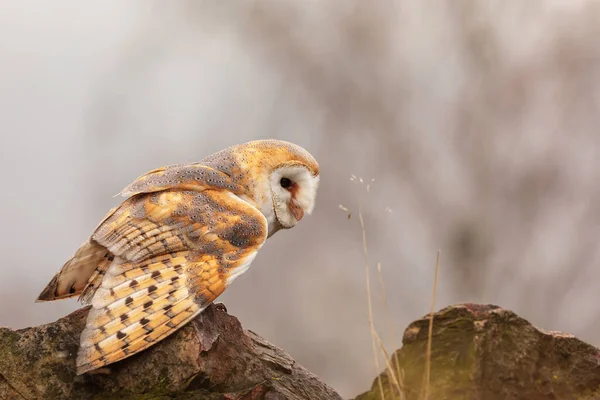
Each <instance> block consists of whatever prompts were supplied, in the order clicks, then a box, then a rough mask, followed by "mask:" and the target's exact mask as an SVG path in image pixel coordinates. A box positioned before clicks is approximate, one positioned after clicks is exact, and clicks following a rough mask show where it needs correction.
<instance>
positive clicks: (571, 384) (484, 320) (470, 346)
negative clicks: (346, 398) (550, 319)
mask: <svg viewBox="0 0 600 400" xmlns="http://www.w3.org/2000/svg"><path fill="white" fill-rule="evenodd" d="M428 329H429V316H426V317H424V318H423V319H420V320H418V321H415V322H413V323H412V324H411V325H409V327H408V328H407V329H406V330H405V332H404V337H403V339H402V343H403V346H402V348H401V349H400V350H398V351H397V352H396V353H395V355H394V356H396V357H397V359H398V366H399V369H400V370H401V371H402V375H403V386H404V390H403V391H404V393H403V394H402V395H401V394H399V393H398V392H397V389H395V388H397V386H396V387H394V385H391V384H390V379H388V378H389V376H388V371H386V372H384V373H382V374H381V375H380V378H381V380H382V386H383V388H384V395H385V399H388V400H391V399H407V400H413V399H415V400H416V399H422V398H423V394H424V372H425V360H426V356H425V355H426V349H427V340H428ZM394 356H392V359H393V358H394ZM391 365H395V364H393V363H392V364H391ZM393 369H394V370H397V369H398V368H396V367H395V366H394V368H393ZM396 376H398V375H396ZM392 381H393V380H392ZM371 399H373V400H375V399H377V400H381V399H382V396H381V393H380V390H379V383H378V379H377V378H376V379H375V381H374V382H373V385H372V387H371V390H370V391H369V392H367V393H363V394H362V395H360V396H358V397H357V398H356V400H371ZM429 399H431V400H445V399H452V400H461V399H465V400H466V399H469V400H471V399H473V400H474V399H482V400H496V399H497V400H505V399H511V400H513V399H527V400H538V399H539V400H542V399H556V400H559V399H560V400H562V399H580V400H583V399H600V351H599V350H598V349H597V348H595V347H593V346H591V345H589V344H587V343H584V342H582V341H581V340H578V339H577V338H575V337H574V336H572V335H568V334H563V333H559V332H546V331H543V330H541V329H538V328H536V327H534V326H533V325H531V324H530V323H529V322H527V321H526V320H524V319H523V318H521V317H519V316H518V315H516V314H515V313H513V312H511V311H508V310H504V309H501V308H498V307H496V306H492V305H475V304H463V305H456V306H450V307H447V308H444V309H443V310H441V311H439V312H437V313H435V314H434V323H433V335H432V351H431V369H430V385H429Z"/></svg>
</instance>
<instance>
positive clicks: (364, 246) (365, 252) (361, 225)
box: [358, 206, 385, 400]
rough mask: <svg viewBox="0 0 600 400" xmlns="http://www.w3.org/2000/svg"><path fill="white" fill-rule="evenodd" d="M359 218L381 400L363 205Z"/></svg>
mask: <svg viewBox="0 0 600 400" xmlns="http://www.w3.org/2000/svg"><path fill="white" fill-rule="evenodd" d="M358 219H359V221H360V228H361V231H362V240H363V253H364V255H365V279H366V284H367V304H368V306H369V326H370V327H371V344H372V347H373V359H374V361H375V369H376V372H375V373H376V374H377V383H378V385H379V393H381V400H385V397H384V394H383V384H382V383H381V376H380V375H379V357H378V356H377V345H376V338H377V336H378V335H377V332H376V331H375V324H374V323H373V304H372V301H371V278H370V274H369V253H368V251H367V231H366V229H365V221H364V219H363V215H362V206H359V209H358Z"/></svg>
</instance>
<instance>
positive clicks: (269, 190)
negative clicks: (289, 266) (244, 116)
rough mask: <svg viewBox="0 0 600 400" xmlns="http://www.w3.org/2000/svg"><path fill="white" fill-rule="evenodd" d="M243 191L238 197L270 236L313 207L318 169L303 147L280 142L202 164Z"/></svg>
mask: <svg viewBox="0 0 600 400" xmlns="http://www.w3.org/2000/svg"><path fill="white" fill-rule="evenodd" d="M202 163H203V164H205V165H210V166H212V167H214V168H217V169H219V170H220V171H223V172H225V173H226V174H227V175H229V176H230V177H231V179H232V180H233V181H234V182H235V183H237V184H239V185H240V186H241V187H242V188H243V194H242V196H241V197H243V198H245V199H246V200H248V201H249V202H250V203H252V204H253V205H255V206H256V207H257V208H258V209H259V210H260V211H261V212H262V213H263V215H264V216H265V217H266V218H267V221H268V222H269V236H271V235H272V234H273V233H275V232H276V231H277V230H279V229H282V228H283V229H289V228H292V227H293V226H295V225H296V223H298V221H300V220H301V219H302V217H303V216H304V215H305V214H310V213H311V212H312V210H313V209H314V206H315V200H316V196H317V188H318V186H319V165H318V163H317V161H316V160H315V159H314V157H313V156H312V155H311V154H310V153H309V152H308V151H306V150H305V149H303V148H302V147H300V146H298V145H296V144H294V143H290V142H285V141H282V140H272V139H270V140H255V141H252V142H248V143H244V144H239V145H236V146H233V147H230V148H228V149H225V150H222V151H220V152H218V153H215V154H213V155H212V156H210V157H208V158H206V159H204V160H202Z"/></svg>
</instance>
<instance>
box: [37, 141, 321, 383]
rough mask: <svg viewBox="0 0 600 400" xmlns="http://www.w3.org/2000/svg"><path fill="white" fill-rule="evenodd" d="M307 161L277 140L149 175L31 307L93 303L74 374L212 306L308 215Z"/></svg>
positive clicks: (312, 187) (310, 162)
mask: <svg viewBox="0 0 600 400" xmlns="http://www.w3.org/2000/svg"><path fill="white" fill-rule="evenodd" d="M318 180H319V170H318V165H317V163H316V161H315V160H314V158H313V157H312V156H311V155H310V154H309V153H308V152H306V150H304V149H302V148H301V147H299V146H296V145H294V144H291V143H288V142H282V141H276V140H262V141H254V142H249V143H246V144H242V145H238V146H233V147H230V148H228V149H225V150H222V151H220V152H218V153H215V154H213V155H211V156H209V157H207V158H205V159H204V160H202V161H200V162H198V163H194V164H186V165H173V166H167V167H162V168H158V169H155V170H153V171H150V172H148V173H147V174H145V175H142V176H141V177H139V178H138V179H136V180H135V181H134V182H133V183H132V184H131V185H129V186H128V187H126V188H125V189H124V190H123V191H122V195H123V196H125V197H127V199H126V200H125V201H124V202H123V203H122V204H121V205H120V206H118V207H116V208H114V209H113V210H111V211H110V212H109V213H108V214H107V216H106V217H105V218H104V220H103V221H102V222H101V223H100V224H99V226H98V227H97V228H96V230H95V231H94V232H93V233H92V235H91V237H90V238H89V240H88V241H86V242H85V243H84V244H83V245H82V246H81V247H80V248H79V250H77V252H76V253H75V255H74V256H73V257H72V258H71V259H70V260H69V261H67V263H66V264H65V265H64V266H63V268H62V269H61V271H60V272H58V273H57V274H56V275H55V276H54V277H53V278H52V280H51V281H50V283H49V284H48V285H47V287H46V288H45V289H44V290H43V291H42V293H41V294H40V296H39V298H38V301H48V300H57V299H62V298H67V297H72V296H76V295H79V296H80V300H81V301H83V302H84V303H91V304H92V309H91V310H90V313H89V315H88V319H87V324H86V327H85V329H84V331H83V332H82V335H81V345H80V349H79V352H78V356H77V371H78V373H79V374H81V373H84V372H86V371H89V370H92V369H96V368H99V367H101V366H105V365H108V364H111V363H113V362H116V361H119V360H121V359H123V358H125V357H128V356H130V355H132V354H135V353H136V352H139V351H141V350H143V349H145V348H147V347H149V346H151V345H152V344H154V343H156V342H158V341H160V340H162V339H163V338H165V337H166V336H168V335H169V334H171V333H173V332H174V331H175V330H177V329H178V328H180V327H181V326H183V325H184V324H185V323H187V322H188V321H189V320H190V319H192V318H193V317H194V316H196V315H197V314H198V313H200V312H201V311H202V310H203V309H204V308H206V307H207V306H208V305H209V304H210V303H211V302H212V301H214V300H215V299H216V298H217V297H218V296H219V295H220V294H221V293H222V292H223V291H224V290H225V288H226V287H227V286H228V285H229V284H230V283H231V282H232V281H233V280H234V279H235V278H236V277H237V276H239V275H240V274H241V273H243V272H244V271H245V270H246V269H247V268H248V267H249V266H250V264H251V262H252V260H253V259H254V257H255V256H256V254H257V252H258V250H259V249H260V248H261V246H262V245H263V244H264V242H265V240H266V239H267V237H269V236H271V235H272V234H273V233H275V232H276V231H277V230H279V229H281V228H286V229H287V228H291V227H292V226H294V225H295V224H296V223H297V222H298V220H300V219H301V218H302V216H303V215H304V212H305V211H306V212H308V213H310V211H311V210H312V208H313V206H314V200H315V195H316V190H317V186H318Z"/></svg>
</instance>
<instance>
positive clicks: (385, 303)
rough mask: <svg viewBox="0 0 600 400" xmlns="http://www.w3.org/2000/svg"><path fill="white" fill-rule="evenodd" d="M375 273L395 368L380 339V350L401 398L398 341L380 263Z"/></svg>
mask: <svg viewBox="0 0 600 400" xmlns="http://www.w3.org/2000/svg"><path fill="white" fill-rule="evenodd" d="M377 273H378V275H379V283H380V284H381V293H382V295H383V306H384V307H385V314H386V317H387V325H388V334H389V336H390V339H391V341H392V346H393V349H394V351H393V353H392V354H393V355H392V357H393V359H394V365H393V367H395V368H392V366H391V365H389V362H388V360H389V359H391V357H389V355H388V354H387V352H386V351H385V348H384V347H383V344H382V343H381V340H380V344H381V350H382V352H383V353H384V357H385V360H386V363H388V369H389V370H390V374H392V378H393V381H394V385H395V386H396V390H397V392H398V393H399V394H400V398H401V399H403V398H404V383H403V381H402V377H401V376H400V363H399V362H398V354H397V353H396V351H395V350H397V349H398V342H397V340H396V333H395V332H394V328H393V326H392V318H391V313H390V308H389V305H388V301H387V291H386V290H385V284H384V283H383V273H382V272H381V263H377ZM396 373H398V376H396Z"/></svg>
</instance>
